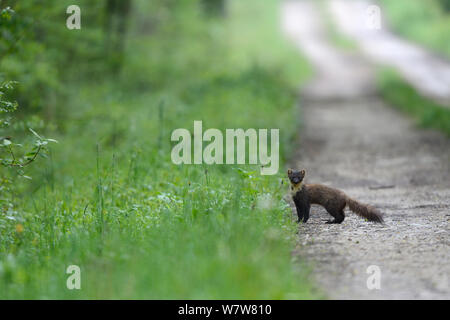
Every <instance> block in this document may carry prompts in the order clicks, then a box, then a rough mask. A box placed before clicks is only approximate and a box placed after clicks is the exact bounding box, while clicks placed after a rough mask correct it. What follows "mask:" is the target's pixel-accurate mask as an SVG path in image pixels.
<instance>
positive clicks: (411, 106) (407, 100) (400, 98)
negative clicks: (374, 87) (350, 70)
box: [378, 69, 450, 136]
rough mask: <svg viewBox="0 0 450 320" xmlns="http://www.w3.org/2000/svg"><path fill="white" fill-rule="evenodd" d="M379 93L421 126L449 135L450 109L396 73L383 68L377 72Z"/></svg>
mask: <svg viewBox="0 0 450 320" xmlns="http://www.w3.org/2000/svg"><path fill="white" fill-rule="evenodd" d="M378 87H379V89H380V92H381V95H382V96H383V98H384V99H386V101H388V102H389V103H390V104H391V105H393V106H394V107H395V108H397V109H399V110H401V111H402V112H405V113H407V114H409V115H410V116H412V117H413V118H414V119H415V121H416V123H417V124H418V125H420V126H422V127H426V128H433V129H437V130H440V131H442V132H444V133H445V134H447V135H448V136H450V109H449V108H446V107H445V106H442V105H439V104H438V103H435V102H433V101H431V100H429V99H427V98H424V97H423V96H421V95H419V94H418V93H417V92H416V91H415V89H414V88H412V87H411V86H410V85H408V84H407V83H406V82H405V81H404V80H403V79H402V78H401V77H400V76H399V75H398V74H396V73H395V72H394V71H392V70H388V69H385V70H383V71H381V72H380V73H379V76H378Z"/></svg>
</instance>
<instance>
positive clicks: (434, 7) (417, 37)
mask: <svg viewBox="0 0 450 320" xmlns="http://www.w3.org/2000/svg"><path fill="white" fill-rule="evenodd" d="M381 4H382V6H383V12H385V13H386V15H387V18H388V20H389V22H390V23H391V25H392V27H393V29H394V30H395V31H397V32H398V33H400V34H401V35H403V36H405V37H407V38H409V39H411V40H413V41H416V42H418V43H421V44H422V45H424V46H426V47H429V48H430V49H432V50H434V51H436V52H439V53H442V54H443V55H445V56H446V57H447V58H450V32H448V30H449V28H450V15H449V14H448V10H450V4H449V2H448V1H447V0H428V1H421V0H397V1H390V0H382V1H381Z"/></svg>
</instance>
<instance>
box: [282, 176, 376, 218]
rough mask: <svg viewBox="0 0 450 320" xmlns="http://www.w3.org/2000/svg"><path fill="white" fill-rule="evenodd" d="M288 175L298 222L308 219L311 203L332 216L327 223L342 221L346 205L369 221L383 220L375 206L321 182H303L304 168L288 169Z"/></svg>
mask: <svg viewBox="0 0 450 320" xmlns="http://www.w3.org/2000/svg"><path fill="white" fill-rule="evenodd" d="M288 177H289V180H290V181H291V190H292V191H293V200H294V203H295V207H296V209H297V215H298V222H300V221H303V222H306V221H308V218H309V210H310V208H311V204H318V205H321V206H322V207H324V208H325V209H326V210H327V211H328V213H329V214H331V215H332V216H333V217H334V220H330V221H328V222H327V223H341V222H342V221H344V219H345V213H344V209H345V207H346V206H348V207H349V209H350V210H351V211H353V212H354V213H356V214H357V215H359V216H360V217H363V218H366V219H367V220H369V221H374V222H379V223H382V222H383V214H382V213H381V212H380V211H379V210H377V209H376V208H375V207H372V206H370V205H366V204H363V203H360V202H358V201H356V200H354V199H352V198H350V197H348V196H347V195H346V194H345V193H344V192H342V191H340V190H338V189H334V188H331V187H327V186H324V185H321V184H304V183H303V179H304V177H305V170H301V171H294V170H291V169H289V170H288Z"/></svg>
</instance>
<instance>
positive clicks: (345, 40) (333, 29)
mask: <svg viewBox="0 0 450 320" xmlns="http://www.w3.org/2000/svg"><path fill="white" fill-rule="evenodd" d="M319 9H320V13H321V16H322V19H323V21H324V24H325V28H326V32H327V35H328V38H329V39H330V41H331V43H332V44H333V45H334V46H336V47H337V48H339V49H341V50H344V51H347V52H355V51H357V50H358V45H357V44H356V42H355V41H354V40H352V39H350V38H349V37H347V36H345V35H344V34H342V33H341V32H340V31H339V28H338V26H337V25H336V22H335V21H334V18H333V16H332V14H331V13H330V12H329V8H328V6H327V3H326V2H324V1H320V2H319Z"/></svg>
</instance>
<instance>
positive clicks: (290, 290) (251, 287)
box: [0, 1, 319, 299]
mask: <svg viewBox="0 0 450 320" xmlns="http://www.w3.org/2000/svg"><path fill="white" fill-rule="evenodd" d="M192 3H193V4H188V3H187V2H186V4H184V3H183V5H180V8H178V10H177V11H176V12H172V13H171V15H172V16H170V18H171V19H170V21H171V23H170V24H164V23H161V25H160V26H159V28H158V29H157V30H156V31H155V30H153V29H152V30H150V31H148V30H146V24H145V22H146V21H145V19H146V17H145V16H144V15H143V14H144V13H145V12H149V11H148V10H150V8H149V7H148V6H149V5H150V6H151V4H148V3H147V2H144V1H142V2H137V5H136V7H135V8H134V10H135V11H134V13H133V14H134V15H135V16H134V19H133V21H135V24H136V25H135V26H134V27H133V28H134V29H133V30H135V31H134V33H133V36H132V37H131V38H130V39H129V43H128V50H127V55H126V64H125V66H124V68H123V70H122V72H121V74H120V75H119V76H117V77H115V78H113V79H103V80H102V81H98V82H96V83H86V84H80V83H78V84H76V86H75V85H68V89H67V90H68V99H67V104H68V105H70V106H71V108H68V109H69V110H70V114H68V115H66V116H67V119H68V120H67V123H65V125H64V132H54V133H53V134H52V135H51V136H52V137H55V138H57V139H58V140H59V142H60V143H59V144H58V145H57V146H56V147H54V148H53V149H52V152H51V155H50V157H49V158H48V159H40V162H39V163H40V166H37V165H36V166H34V167H32V168H27V169H26V171H27V172H26V174H27V175H29V176H32V177H33V180H32V181H31V182H24V183H23V184H22V187H21V188H20V190H19V191H17V193H16V194H14V195H13V197H14V203H15V205H14V206H12V207H10V208H9V209H8V210H7V212H3V213H2V215H1V216H0V229H1V230H0V298H1V299H22V298H32V299H35V298H44V299H46V298H51V299H54V298H58V299H79V298H88V299H89V298H101V299H111V298H135V299H142V298H145V299H202V298H203V299H214V298H222V299H231V298H233V299H286V298H296V299H299V298H300V299H301V298H314V297H319V296H318V294H317V293H315V291H314V290H313V289H312V284H311V283H310V282H309V280H308V279H307V276H308V272H307V270H303V269H300V264H299V263H294V261H292V257H291V250H292V245H293V241H294V237H295V232H296V226H295V224H294V223H293V221H292V220H291V218H290V216H291V215H290V209H289V208H288V207H287V205H286V204H285V203H284V202H283V200H282V196H283V194H284V192H285V189H284V187H283V185H281V179H280V176H260V175H259V170H258V168H257V167H254V166H226V165H223V166H202V165H195V166H176V165H174V164H173V163H172V162H171V160H170V150H171V142H170V134H171V132H172V131H173V130H174V129H176V128H187V129H190V130H192V125H193V121H194V120H203V126H204V128H211V127H214V128H219V129H224V128H239V127H242V128H280V135H281V137H280V139H281V141H280V145H281V153H282V154H281V156H282V157H283V156H284V155H285V154H286V152H287V149H286V146H287V145H288V144H289V142H290V141H292V138H293V136H294V133H295V129H296V121H295V120H293V119H296V118H298V115H297V114H296V110H295V108H294V105H295V100H296V94H295V89H296V88H295V85H298V83H299V82H300V81H301V80H302V77H305V76H307V74H308V68H307V66H306V63H305V62H304V61H303V60H302V59H300V58H299V57H298V56H297V55H296V54H294V53H293V50H292V49H291V48H289V47H288V46H286V44H285V43H284V42H283V41H282V39H281V36H280V34H279V33H278V32H277V30H278V29H277V28H278V24H277V19H276V17H277V15H276V13H277V1H264V2H263V3H262V2H259V1H245V3H244V2H242V1H231V2H230V8H229V10H230V11H229V18H228V19H227V20H225V21H216V20H211V21H205V20H204V19H202V17H201V16H200V13H199V9H198V6H196V5H195V2H192ZM167 15H168V12H166V11H164V12H161V15H160V16H161V17H164V16H167ZM137 30H144V32H142V31H141V32H138V31H137ZM265 31H267V32H265ZM67 40H68V41H70V39H67ZM274 44H276V45H274ZM294 84H295V85H294ZM69 265H78V266H79V267H80V268H81V290H68V289H67V287H66V280H67V278H68V276H69V275H68V274H66V269H67V267H68V266H69Z"/></svg>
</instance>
